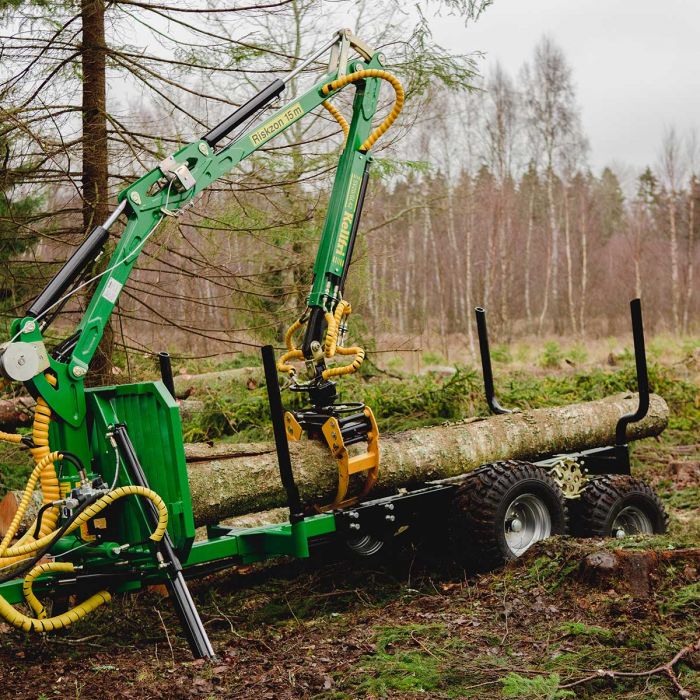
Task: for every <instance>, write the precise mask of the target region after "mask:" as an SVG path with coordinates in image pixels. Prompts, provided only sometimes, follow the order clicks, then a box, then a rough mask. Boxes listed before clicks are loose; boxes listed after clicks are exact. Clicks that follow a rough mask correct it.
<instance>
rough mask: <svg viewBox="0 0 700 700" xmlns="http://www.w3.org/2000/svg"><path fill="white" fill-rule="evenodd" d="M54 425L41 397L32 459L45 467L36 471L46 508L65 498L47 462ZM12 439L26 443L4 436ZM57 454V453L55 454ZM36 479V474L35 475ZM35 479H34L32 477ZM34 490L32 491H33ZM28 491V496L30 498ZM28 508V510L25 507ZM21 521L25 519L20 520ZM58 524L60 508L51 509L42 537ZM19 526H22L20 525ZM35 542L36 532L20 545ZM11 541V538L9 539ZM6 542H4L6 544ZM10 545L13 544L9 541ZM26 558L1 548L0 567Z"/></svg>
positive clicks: (49, 379) (50, 462)
mask: <svg viewBox="0 0 700 700" xmlns="http://www.w3.org/2000/svg"><path fill="white" fill-rule="evenodd" d="M44 377H45V378H46V381H47V382H48V383H49V384H51V386H56V377H54V376H53V375H52V374H45V375H44ZM50 423H51V409H50V408H49V406H48V404H47V403H46V400H45V399H44V398H43V397H42V396H39V398H37V401H36V407H35V409H34V421H33V423H32V442H33V443H34V447H32V448H31V449H30V452H31V454H32V457H33V458H34V463H35V465H36V467H38V466H39V465H40V464H41V469H38V470H37V469H36V467H35V470H34V471H35V472H36V471H38V480H39V484H40V486H41V494H42V503H43V504H44V505H46V504H47V503H52V502H53V501H57V500H59V499H60V497H61V490H60V486H59V483H58V477H57V475H56V468H55V466H54V463H53V460H51V459H47V457H48V456H49V455H50V454H51V449H50V447H49V425H50ZM5 436H7V438H9V440H8V441H10V442H14V443H20V442H21V440H22V437H21V436H15V435H12V434H8V433H4V434H3V435H2V436H0V437H3V439H7V438H6V437H5ZM55 454H57V453H55ZM32 475H34V472H32ZM30 478H31V477H30ZM33 490H34V489H33V487H32V491H33ZM26 491H27V490H26V489H25V495H26ZM25 508H26V506H25ZM20 519H21V516H20ZM57 522H58V508H47V510H46V511H45V513H44V516H43V517H42V520H41V529H40V531H39V537H44V536H46V535H50V534H52V533H53V532H55V530H56V524H57ZM18 524H19V522H18ZM15 535H16V531H15V532H13V533H12V535H11V537H14V536H15ZM10 539H11V538H10ZM33 539H34V538H33V536H32V528H30V529H29V530H27V532H25V533H24V535H23V536H22V537H21V538H20V540H19V542H18V543H17V544H18V545H23V544H26V543H27V542H30V541H32V540H33ZM5 540H7V536H6V537H5ZM3 541H4V540H3ZM7 541H8V542H9V540H7ZM23 558H25V557H13V556H11V555H9V554H7V553H6V550H4V549H3V548H2V547H0V566H2V567H3V568H5V567H8V566H11V565H12V564H14V563H16V562H18V561H21V559H23Z"/></svg>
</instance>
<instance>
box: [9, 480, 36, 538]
mask: <svg viewBox="0 0 700 700" xmlns="http://www.w3.org/2000/svg"><path fill="white" fill-rule="evenodd" d="M21 499H22V491H8V492H7V493H6V494H5V496H4V497H3V499H2V500H0V537H4V536H5V533H6V532H7V529H8V528H9V527H10V524H11V523H12V519H13V518H14V517H15V513H16V512H17V508H18V506H19V502H20V500H21ZM39 508H41V493H40V492H39V491H35V492H34V495H33V496H32V500H31V501H30V502H29V507H28V508H27V511H26V513H25V514H24V517H23V518H22V521H21V522H20V525H19V528H18V529H17V532H20V533H23V532H25V531H26V530H27V528H29V527H30V526H31V524H32V523H33V522H34V519H35V518H36V516H37V513H38V512H39Z"/></svg>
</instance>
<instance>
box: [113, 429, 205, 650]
mask: <svg viewBox="0 0 700 700" xmlns="http://www.w3.org/2000/svg"><path fill="white" fill-rule="evenodd" d="M114 439H115V441H116V443H117V447H118V449H119V453H120V454H121V457H122V459H123V460H124V464H125V466H126V468H127V470H128V471H129V475H130V477H131V480H132V481H133V483H134V484H135V485H136V486H142V487H144V488H149V486H148V479H147V478H146V474H145V472H144V471H143V467H142V466H141V463H140V462H139V460H138V457H137V455H136V451H135V450H134V445H133V444H132V442H131V438H129V433H128V432H127V430H126V426H125V425H116V426H115V427H114ZM147 504H148V507H147V510H146V517H147V518H148V520H149V524H150V526H151V527H153V528H155V527H156V525H157V524H158V511H157V510H156V507H155V505H154V504H153V503H151V501H147ZM158 549H159V552H160V554H161V556H162V557H163V561H164V563H165V564H166V565H167V569H166V572H167V576H168V579H167V584H166V585H167V586H168V590H169V591H170V595H171V597H172V599H173V604H174V606H175V610H176V612H177V616H178V617H179V618H180V623H181V624H182V628H183V630H184V631H185V635H186V637H187V641H188V642H189V645H190V648H191V649H192V653H193V654H194V656H195V657H196V658H198V659H213V658H215V657H216V654H215V653H214V648H213V647H212V645H211V642H210V641H209V636H208V635H207V631H206V629H205V628H204V625H203V624H202V620H201V619H200V617H199V613H198V612H197V607H196V605H195V604H194V601H193V600H192V596H191V595H190V591H189V589H188V588H187V584H186V583H185V577H184V576H183V575H182V564H181V563H180V559H179V558H178V556H177V554H176V553H175V548H174V547H173V542H172V540H171V539H170V535H169V534H168V533H167V532H166V533H165V536H164V537H163V539H162V540H161V541H160V542H159V543H158Z"/></svg>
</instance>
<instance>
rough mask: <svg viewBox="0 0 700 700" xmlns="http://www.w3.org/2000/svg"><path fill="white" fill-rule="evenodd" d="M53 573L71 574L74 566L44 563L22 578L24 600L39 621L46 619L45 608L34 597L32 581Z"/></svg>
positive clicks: (68, 563) (62, 563)
mask: <svg viewBox="0 0 700 700" xmlns="http://www.w3.org/2000/svg"><path fill="white" fill-rule="evenodd" d="M54 571H55V572H56V573H61V572H64V573H73V571H75V566H74V565H73V564H72V563H71V562H69V561H50V562H46V563H45V564H38V565H37V566H35V567H34V568H33V569H32V570H31V571H30V572H29V573H28V574H27V575H26V576H25V577H24V583H23V584H22V593H23V594H24V599H25V600H26V601H27V605H28V606H29V607H30V608H31V609H32V610H33V611H34V616H35V617H37V618H39V619H40V620H41V619H43V618H45V617H46V608H45V607H44V605H43V603H42V602H41V601H40V600H39V599H38V598H37V597H36V596H35V595H34V591H33V590H32V586H33V585H34V579H35V578H37V576H41V575H42V574H48V573H51V572H54Z"/></svg>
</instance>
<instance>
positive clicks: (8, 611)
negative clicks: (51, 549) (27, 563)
mask: <svg viewBox="0 0 700 700" xmlns="http://www.w3.org/2000/svg"><path fill="white" fill-rule="evenodd" d="M54 571H55V572H61V571H64V572H69V573H70V572H72V571H75V567H74V565H73V564H71V563H70V562H49V563H46V564H39V565H38V566H35V567H34V568H33V569H32V570H31V571H30V572H29V573H28V574H27V576H26V578H25V579H24V584H23V586H22V592H23V593H24V597H25V600H26V601H27V603H28V605H29V606H30V607H31V609H32V610H33V611H34V613H35V615H36V618H33V617H29V616H28V615H23V614H22V613H21V612H19V610H17V609H16V608H14V607H13V606H12V605H10V604H9V603H8V602H7V601H6V600H5V599H4V598H3V597H2V596H0V617H2V618H3V619H5V620H6V621H7V622H8V623H9V624H10V625H12V626H13V627H17V628H19V629H21V630H24V631H25V632H51V631H52V630H58V629H61V628H62V627H68V626H69V625H72V624H73V623H74V622H77V621H78V620H80V619H82V618H83V617H85V616H86V615H89V614H90V613H91V612H92V611H93V610H95V608H98V607H99V606H100V605H103V604H104V603H108V602H109V601H110V600H111V599H112V596H111V595H110V594H109V591H100V592H99V593H95V594H94V595H92V596H90V597H89V598H88V599H87V600H85V601H83V602H82V603H80V604H79V605H76V606H75V607H74V608H72V609H71V610H68V611H67V612H65V613H63V614H62V615H55V616H54V617H46V609H45V608H44V606H43V605H42V603H41V601H40V600H39V599H38V598H37V597H36V596H35V595H34V592H33V591H32V584H33V583H34V579H35V578H36V577H37V576H40V575H41V574H45V573H50V572H54Z"/></svg>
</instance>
